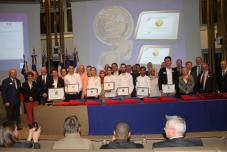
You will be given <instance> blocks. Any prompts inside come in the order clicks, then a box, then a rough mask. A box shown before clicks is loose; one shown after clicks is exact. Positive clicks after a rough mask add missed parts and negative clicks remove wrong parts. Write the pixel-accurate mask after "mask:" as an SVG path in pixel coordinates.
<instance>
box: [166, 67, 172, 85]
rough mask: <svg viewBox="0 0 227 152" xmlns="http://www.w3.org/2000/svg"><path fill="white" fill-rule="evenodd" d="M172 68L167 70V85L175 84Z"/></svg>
mask: <svg viewBox="0 0 227 152" xmlns="http://www.w3.org/2000/svg"><path fill="white" fill-rule="evenodd" d="M172 72H173V71H172V68H170V69H169V68H166V74H167V84H173V73H172Z"/></svg>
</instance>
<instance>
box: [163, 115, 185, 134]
mask: <svg viewBox="0 0 227 152" xmlns="http://www.w3.org/2000/svg"><path fill="white" fill-rule="evenodd" d="M166 119H167V122H166V128H170V129H173V130H174V134H173V135H170V136H172V137H174V136H184V134H185V132H186V122H185V120H184V119H183V118H182V117H180V116H167V117H166ZM167 136H168V135H167Z"/></svg>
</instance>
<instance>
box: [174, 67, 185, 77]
mask: <svg viewBox="0 0 227 152" xmlns="http://www.w3.org/2000/svg"><path fill="white" fill-rule="evenodd" d="M182 68H183V67H181V68H180V69H178V68H177V67H174V70H176V71H177V74H178V75H179V76H180V75H182V74H181V71H182Z"/></svg>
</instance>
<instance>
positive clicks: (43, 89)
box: [37, 75, 50, 94]
mask: <svg viewBox="0 0 227 152" xmlns="http://www.w3.org/2000/svg"><path fill="white" fill-rule="evenodd" d="M49 81H50V76H49V75H47V77H46V83H44V82H43V80H42V75H39V76H38V77H37V84H38V87H39V90H40V93H41V94H43V93H47V92H48V82H49Z"/></svg>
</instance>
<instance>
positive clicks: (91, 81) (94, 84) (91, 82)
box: [87, 67, 101, 98]
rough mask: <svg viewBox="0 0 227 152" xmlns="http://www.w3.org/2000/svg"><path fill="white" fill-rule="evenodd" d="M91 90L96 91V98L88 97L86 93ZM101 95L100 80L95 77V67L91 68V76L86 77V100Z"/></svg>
mask: <svg viewBox="0 0 227 152" xmlns="http://www.w3.org/2000/svg"><path fill="white" fill-rule="evenodd" d="M92 89H97V95H96V96H88V91H89V90H92ZM100 93H101V80H100V77H99V76H98V75H97V71H96V68H95V67H92V68H91V76H90V77H88V85H87V98H98V97H99V95H100Z"/></svg>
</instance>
